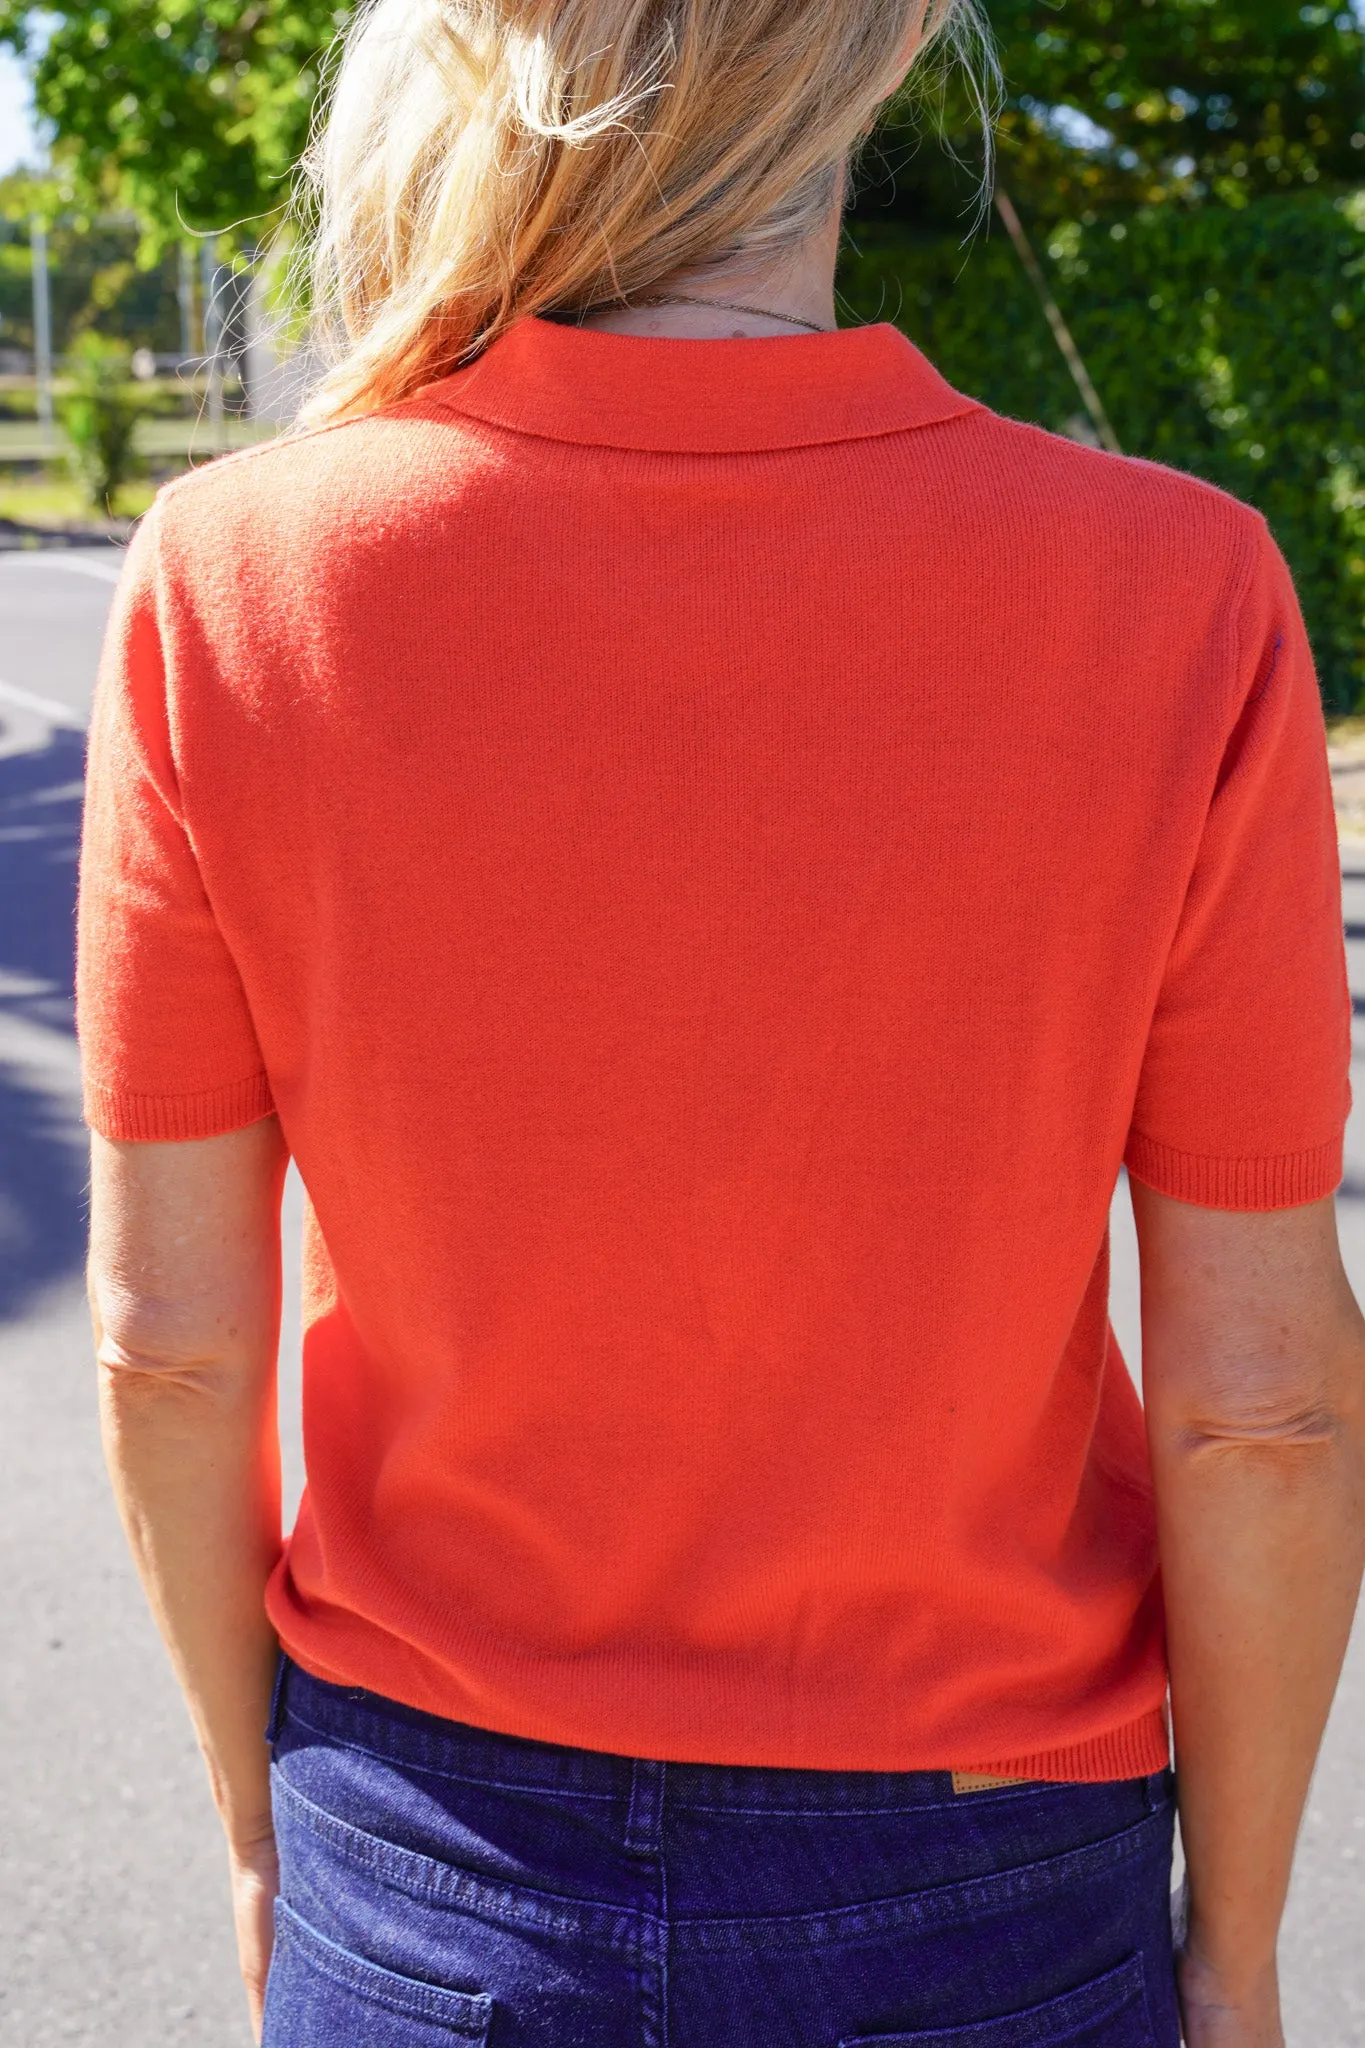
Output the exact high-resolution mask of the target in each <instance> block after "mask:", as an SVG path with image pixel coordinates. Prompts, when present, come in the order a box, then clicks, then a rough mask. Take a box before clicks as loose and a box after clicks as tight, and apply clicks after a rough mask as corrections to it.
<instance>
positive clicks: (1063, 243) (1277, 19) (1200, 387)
mask: <svg viewBox="0 0 1365 2048" xmlns="http://www.w3.org/2000/svg"><path fill="white" fill-rule="evenodd" d="M1357 7H1358V8H1361V9H1365V0H1357ZM986 11H987V13H988V16H989V19H990V21H991V25H992V27H993V29H994V32H995V36H996V39H997V42H998V45H999V51H1000V59H1001V66H1002V72H1003V81H1004V98H1003V104H1002V108H1001V112H1000V119H999V123H998V127H997V167H996V168H997V176H998V180H999V184H1000V187H1001V189H1002V191H1003V193H1004V194H1005V195H1006V198H1007V201H1009V202H1011V203H1012V205H1013V207H1014V208H1015V209H1016V211H1017V217H1018V219H1019V221H1020V222H1021V223H1022V229H1021V233H1022V235H1023V237H1024V238H1025V243H1026V248H1027V250H1028V251H1031V254H1032V256H1033V257H1034V258H1035V259H1036V265H1037V273H1038V274H1037V276H1036V277H1033V278H1031V276H1030V273H1029V270H1028V269H1027V268H1026V266H1025V261H1024V260H1023V258H1022V257H1021V251H1020V249H1019V247H1018V246H1016V243H1015V242H1014V241H1013V240H1011V238H1010V236H1009V235H1007V234H1006V233H1005V232H1004V230H1003V227H1002V223H1001V219H1000V218H999V217H998V216H996V215H992V213H991V212H990V211H989V209H987V210H985V211H984V212H983V210H982V208H981V206H980V203H979V194H980V185H981V175H982V170H983V146H982V132H981V124H980V121H979V119H978V118H977V117H976V114H975V111H974V109H973V106H972V103H971V96H970V94H969V93H968V92H967V91H966V90H965V89H964V87H963V84H962V82H961V80H960V79H959V78H955V77H954V76H952V75H951V74H949V75H947V76H945V77H942V78H940V79H939V80H937V81H934V80H932V79H931V80H929V81H928V82H926V84H925V85H924V87H923V88H922V89H921V91H920V93H919V94H918V96H917V103H916V104H913V105H909V104H908V105H906V106H904V107H900V108H898V109H896V110H895V112H894V113H893V115H892V116H891V117H890V118H889V119H888V120H887V121H886V122H885V123H884V124H883V126H882V128H881V130H880V131H879V133H878V135H877V137H876V138H875V140H874V143H873V145H872V147H871V148H870V149H869V151H868V153H867V157H866V160H865V162H864V164H863V166H862V169H861V172H860V177H859V184H858V192H857V197H856V201H855V205H854V208H853V214H852V218H851V220H850V225H849V233H848V237H847V246H846V253H845V259H844V265H843V276H842V284H843V292H844V299H845V306H846V311H847V314H848V317H850V318H867V317H882V318H888V319H893V320H895V321H897V322H898V323H899V324H900V325H901V326H902V327H904V329H905V330H906V332H907V333H908V334H910V335H911V337H912V338H913V339H914V340H916V341H917V342H919V343H920V344H921V345H922V346H923V347H924V348H925V349H926V350H927V352H928V353H929V354H930V355H931V356H932V357H933V358H934V360H935V361H936V362H937V363H938V365H939V366H940V368H941V369H942V370H943V371H944V373H945V374H946V375H947V376H948V377H949V378H950V379H951V380H952V381H954V382H955V383H957V384H958V385H959V386H960V387H961V388H963V389H964V390H967V391H969V392H971V393H973V394H974V395H975V396H977V397H980V398H982V399H984V400H985V401H986V402H987V403H988V404H991V405H994V406H996V407H998V408H999V409H1000V410H1002V411H1005V412H1008V413H1011V414H1013V415H1015V416H1016V417H1018V418H1023V419H1030V420H1035V421H1037V422H1039V423H1040V424H1042V425H1044V426H1047V427H1050V428H1052V429H1055V430H1056V431H1059V432H1063V433H1070V434H1073V435H1076V436H1077V437H1079V438H1083V439H1094V438H1102V437H1103V432H1104V431H1105V429H1104V426H1103V424H1102V423H1105V422H1107V423H1108V428H1109V429H1111V430H1112V435H1113V437H1114V438H1115V439H1116V440H1117V442H1118V444H1119V445H1120V446H1122V448H1123V449H1124V450H1125V451H1126V452H1128V453H1131V454H1135V455H1140V456H1144V457H1148V458H1151V459H1154V460H1157V461H1161V462H1168V463H1172V464H1175V465H1176V466H1178V467H1180V468H1183V469H1188V470H1192V471H1194V472H1196V473H1197V474H1199V475H1201V476H1204V477H1207V478H1209V479H1211V480H1212V481H1213V482H1215V483H1217V484H1220V485H1222V486H1223V487H1224V488H1226V489H1229V490H1232V491H1234V492H1236V493H1237V494H1238V495H1239V496H1241V497H1244V498H1247V499H1249V500H1250V501H1251V502H1252V503H1254V504H1256V505H1258V506H1259V507H1260V508H1261V510H1262V511H1263V512H1264V513H1265V514H1266V516H1267V518H1268V519H1269V521H1270V523H1271V526H1272V528H1273V529H1274V531H1275V533H1276V535H1277V537H1278V539H1279V540H1280V543H1281V545H1282V546H1283V547H1284V549H1285V551H1286V553H1287V555H1288V556H1289V559H1290V561H1291V564H1292V566H1293V568H1294V571H1295V574H1296V577H1297V580H1298V584H1299V589H1300V592H1301V595H1302V597H1303V602H1304V608H1305V611H1306V613H1307V616H1308V621H1309V626H1310V630H1311V632H1312V635H1313V640H1314V646H1315V650H1316V653H1317V657H1318V662H1319V667H1320V672H1321V677H1322V684H1323V694H1324V700H1325V703H1326V705H1327V707H1328V709H1329V711H1332V712H1334V713H1337V714H1340V713H1343V712H1349V711H1358V710H1362V709H1365V385H1363V384H1362V379H1361V376H1360V353H1359V351H1360V338H1361V336H1362V334H1365V35H1363V34H1362V18H1363V17H1362V13H1361V12H1359V11H1356V9H1353V8H1352V7H1351V6H1349V5H1346V4H1344V0H1343V4H1342V5H1339V6H1332V5H1302V6H1301V5H1296V4H1293V0H1123V4H1122V5H1120V4H1117V0H987V7H986ZM346 19H347V10H346V9H344V8H336V7H329V6H326V5H323V4H319V0H293V4H290V0H284V4H281V0H255V4H248V5H247V6H246V7H245V8H244V7H242V6H241V5H240V4H238V0H208V4H203V0H200V4H195V5H191V4H189V0H103V4H96V0H79V4H76V5H69V6H65V7H47V8H44V9H43V10H42V11H41V12H37V11H34V10H32V9H30V8H27V7H25V6H24V5H22V4H19V0H0V44H7V45H8V46H9V48H10V49H11V50H12V51H13V52H14V53H15V54H16V55H17V56H18V57H19V58H20V59H21V60H22V61H23V62H24V63H25V64H26V65H27V67H28V69H29V71H30V74H31V77H32V82H33V94H34V100H35V104H36V109H37V112H38V115H39V116H40V118H41V122H42V124H43V133H44V136H45V156H46V161H45V163H44V165H43V166H42V167H41V168H40V167H38V166H37V165H32V166H29V167H25V168H21V169H16V170H15V171H13V172H11V173H10V175H9V176H8V177H6V178H4V179H0V409H4V410H7V411H8V412H9V415H10V417H9V420H8V421H6V420H5V419H3V418H0V463H3V462H4V460H5V457H6V454H7V453H12V452H13V449H14V448H15V447H17V446H20V445H21V444H20V442H18V441H17V440H14V439H13V438H12V439H11V444H10V447H9V449H8V450H7V448H6V445H5V442H4V436H5V434H6V433H9V434H11V436H12V437H13V436H15V435H22V433H23V432H24V431H25V430H26V429H25V416H26V414H27V416H29V417H31V415H32V410H33V402H34V401H33V396H32V377H31V368H30V371H29V374H28V377H27V379H26V378H25V375H24V368H23V366H24V363H25V361H26V360H27V361H29V362H30V363H31V356H32V351H33V345H34V336H33V329H32V318H33V316H32V291H31V249H30V237H31V233H32V228H31V223H32V222H33V221H34V220H35V219H36V220H37V221H39V222H40V223H42V224H43V225H44V226H45V228H46V231H47V234H48V239H49V262H50V270H51V279H52V307H51V322H52V334H53V346H54V350H55V352H56V356H57V360H58V367H59V372H62V373H64V375H65V378H66V385H67V387H69V388H67V389H66V392H65V397H66V400H67V403H66V417H67V422H68V432H69V431H70V423H71V421H72V420H74V419H75V418H76V416H77V410H78V408H77V410H73V404H74V401H75V400H76V398H77V397H78V396H79V391H78V387H79V384H80V378H81V377H82V376H84V378H85V380H86V386H87V388H89V387H90V384H91V379H92V378H93V377H95V376H96V368H95V367H94V357H93V356H91V357H90V359H89V361H87V362H86V363H85V366H84V368H83V369H82V368H81V357H80V350H81V349H82V348H84V349H85V350H86V352H87V355H88V354H89V344H88V343H82V341H81V337H82V336H83V335H89V334H98V335H101V336H103V337H105V338H107V339H109V340H111V341H115V342H117V343H119V344H121V345H122V346H123V348H124V349H125V350H126V351H129V352H134V351H135V352H137V359H138V360H139V361H140V362H141V364H142V367H143V370H144V373H145V372H146V368H147V364H148V362H149V361H150V362H151V364H152V366H153V370H154V371H156V372H157V373H158V374H155V375H144V386H145V388H144V390H143V393H142V396H141V398H140V399H139V400H138V402H137V404H136V406H134V408H133V409H134V410H135V411H136V412H137V414H138V417H137V419H136V420H135V421H134V422H133V429H132V438H131V442H130V446H131V447H133V448H134V449H135V450H138V451H140V458H139V459H140V460H141V461H142V462H143V465H144V467H145V468H146V469H147V471H148V472H149V475H148V477H147V478H145V479H144V481H143V484H142V486H141V494H140V493H139V490H138V488H137V487H136V486H134V487H132V488H131V489H130V488H129V486H128V485H127V484H125V485H124V487H123V488H124V497H123V499H122V501H121V508H122V509H123V510H125V511H127V510H134V509H136V506H137V504H138V502H140V495H145V492H146V490H147V489H148V488H149V484H150V476H151V475H152V474H155V473H156V470H157V467H158V464H159V465H160V467H161V468H162V469H164V468H165V467H166V466H168V465H173V464H174V463H176V462H178V461H184V460H187V459H191V458H192V457H193V456H194V454H195V453H196V452H208V451H207V450H206V449H205V447H204V444H203V442H202V440H201V441H200V443H199V444H198V448H197V450H196V445H195V443H194V437H193V431H192V430H193V429H194V427H195V421H196V418H198V417H200V416H202V414H203V411H204V408H205V404H206V401H207V397H210V396H216V403H217V415H216V419H215V423H214V435H213V437H212V445H214V446H221V445H227V444H228V443H230V442H231V441H232V440H233V439H234V438H237V439H240V438H243V437H245V436H247V435H249V434H251V433H255V432H262V431H271V430H273V428H274V426H275V425H276V424H277V422H275V421H273V420H269V419H261V418H259V417H256V418H251V417H248V416H249V415H251V414H252V412H253V398H252V390H251V386H252V382H253V373H252V372H251V370H250V368H249V364H250V356H251V305H252V295H251V284H250V280H251V275H252V268H253V263H254V259H255V255H256V252H257V251H258V250H259V249H260V248H261V247H262V246H263V245H265V244H266V243H267V242H268V240H269V237H270V235H271V233H272V230H273V229H274V228H275V227H276V226H277V224H278V222H279V220H280V218H281V216H282V212H283V208H284V205H285V201H286V198H287V194H288V187H289V176H290V168H291V165H292V163H293V162H294V159H295V157H296V155H297V153H298V151H299V150H300V148H301V147H302V145H303V142H304V140H305V138H306V135H307V131H308V125H309V121H310V118H311V115H312V110H313V108H314V105H315V102H316V99H317V94H318V90H319V86H320V84H321V83H322V81H323V80H324V78H325V75H326V67H327V63H328V52H329V49H330V48H331V47H332V45H333V43H334V38H335V36H336V33H337V31H338V29H339V28H340V27H342V26H343V25H344V23H345V21H346ZM195 237H198V238H200V239H199V240H197V241H195V240H194V239H193V238H195ZM205 248H208V249H209V251H210V260H209V262H208V264H207V265H206V264H205V263H204V261H203V250H204V249H205ZM1040 285H1041V295H1040V289H1039V286H1040ZM1045 297H1046V298H1047V299H1049V300H1050V301H1051V315H1049V311H1048V309H1047V308H1046V307H1045V304H1044V298H1045ZM210 305H211V306H212V308H213V322H212V324H213V328H214V335H213V342H212V349H213V355H212V360H213V362H214V364H215V365H216V368H217V371H218V383H217V385H216V387H215V389H214V391H213V392H210V390H209V386H210V384H211V382H212V380H211V379H210V378H208V376H207V372H206V367H205V365H206V362H207V361H208V359H209V352H208V347H207V345H206V337H205V314H206V312H207V311H208V310H209V308H210ZM1050 318H1051V322H1052V324H1051V325H1050V324H1049V321H1050ZM1058 321H1060V322H1061V324H1062V326H1063V327H1064V329H1065V331H1066V333H1068V334H1069V336H1070V337H1071V338H1072V340H1073V341H1074V345H1075V348H1076V350H1078V351H1079V356H1080V358H1081V359H1083V363H1084V368H1085V371H1086V372H1088V376H1089V381H1090V384H1091V385H1092V386H1093V390H1094V393H1095V394H1097V400H1098V408H1099V410H1098V414H1097V412H1096V408H1095V407H1094V406H1092V405H1091V404H1090V403H1089V402H1088V400H1087V396H1086V394H1085V393H1083V391H1082V390H1081V389H1080V387H1079V386H1078V383H1077V381H1076V378H1075V377H1074V376H1073V373H1072V370H1071V369H1070V368H1069V367H1068V362H1067V359H1066V356H1065V354H1064V352H1063V349H1062V348H1061V347H1059V345H1058V339H1057V335H1056V332H1055V331H1054V330H1055V327H1056V325H1057V323H1058ZM73 350H75V351H76V354H75V355H73V354H72V351H73ZM7 351H8V352H9V353H6V352H7ZM133 360H134V357H133V355H132V354H131V353H130V354H129V356H128V361H129V363H132V362H133ZM111 365H112V358H108V357H107V356H106V357H105V358H103V359H102V367H100V368H99V369H98V375H100V376H103V377H104V378H105V380H106V384H107V383H108V382H109V380H110V378H111V377H112V378H113V382H114V383H116V384H117V383H119V382H120V381H122V382H124V384H125V385H126V379H123V380H121V379H120V377H118V376H114V375H113V371H112V368H111ZM6 371H8V373H9V374H4V373H5V372H6ZM58 389H59V400H60V399H61V397H62V395H63V386H62V383H61V380H60V377H59V387H58ZM129 403H130V405H131V404H132V400H131V399H130V400H129ZM60 409H61V406H60V403H59V410H60ZM254 410H255V411H256V412H257V413H259V411H260V410H262V408H261V407H260V406H259V405H257V406H256V407H255V408H254ZM29 431H31V429H30V430H29ZM10 468H11V472H12V482H11V486H10V488H11V489H17V488H18V481H17V480H19V479H20V477H21V473H23V472H24V464H23V463H22V462H20V461H17V460H15V461H13V462H11V465H10ZM30 468H31V469H32V471H33V475H32V477H31V478H30V480H29V488H30V491H31V492H32V491H34V490H38V491H41V490H42V489H47V490H48V491H49V494H51V493H52V492H53V491H55V490H57V488H58V487H57V485H56V484H55V482H53V480H52V479H51V477H50V476H49V477H48V479H47V481H46V482H44V481H43V480H42V475H41V469H42V466H41V464H38V463H35V462H31V463H30ZM87 468H88V465H87ZM89 474H94V472H89ZM69 488H72V489H74V488H75V485H74V484H73V485H72V486H70V487H69ZM98 488H99V486H98V483H96V485H95V486H94V487H90V486H89V485H87V496H91V495H93V491H94V490H97V489H98ZM107 502H109V500H108V495H107V494H106V503H107ZM10 509H11V508H10V504H9V502H8V500H7V499H6V497H5V485H4V483H3V480H2V479H0V513H3V512H5V511H6V510H10ZM11 516H13V514H12V512H11Z"/></svg>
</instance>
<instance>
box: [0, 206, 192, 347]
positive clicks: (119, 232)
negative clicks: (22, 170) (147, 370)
mask: <svg viewBox="0 0 1365 2048" xmlns="http://www.w3.org/2000/svg"><path fill="white" fill-rule="evenodd" d="M7 186H9V187H11V188H12V189H13V190H14V193H15V197H16V199H18V200H19V201H25V200H27V201H30V203H31V195H30V194H28V193H25V192H23V191H22V190H20V189H18V187H19V181H17V180H10V179H2V178H0V349H7V348H12V349H22V350H24V351H26V352H28V351H31V350H32V348H33V273H32V267H31V264H30V259H29V205H28V204H16V206H15V207H14V209H13V212H12V213H11V214H10V216H9V217H6V208H5V199H6V196H7V193H6V187H7ZM140 239H141V238H140V232H139V228H138V224H137V222H136V220H134V219H131V218H125V219H121V220H99V221H95V222H83V221H79V220H76V219H72V218H70V217H69V216H64V215H63V216H59V217H58V218H57V220H56V222H55V224H54V225H53V226H52V228H51V229H50V231H49V234H48V259H49V271H48V276H49V290H50V293H51V304H52V342H53V347H54V348H55V350H56V352H57V354H58V355H59V356H60V355H61V354H63V353H64V351H65V350H66V349H67V348H69V347H70V345H71V343H72V342H73V341H74V340H75V339H76V337H77V335H78V334H81V333H83V332H84V331H85V330H86V329H87V328H93V327H98V328H99V329H100V331H101V332H103V333H113V334H116V335H118V336H119V337H120V338H121V339H122V340H124V341H126V342H128V344H129V345H130V347H132V348H149V349H151V350H152V351H153V352H154V353H156V354H158V355H161V354H165V355H174V354H175V353H176V351H177V350H178V349H179V347H180V306H179V301H178V298H177V295H176V288H177V269H176V260H175V255H176V252H175V251H173V250H172V251H171V252H170V254H169V256H168V257H164V258H163V259H162V260H161V261H160V262H158V263H155V264H152V265H146V264H143V263H140V262H139V261H138V256H139V242H140Z"/></svg>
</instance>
